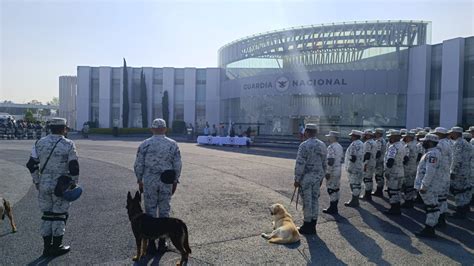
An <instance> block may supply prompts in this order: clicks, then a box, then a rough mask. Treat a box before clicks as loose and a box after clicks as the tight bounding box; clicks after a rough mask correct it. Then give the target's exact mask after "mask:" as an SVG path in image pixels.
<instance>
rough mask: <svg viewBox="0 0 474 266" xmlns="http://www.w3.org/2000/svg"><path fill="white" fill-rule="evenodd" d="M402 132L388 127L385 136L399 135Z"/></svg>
mask: <svg viewBox="0 0 474 266" xmlns="http://www.w3.org/2000/svg"><path fill="white" fill-rule="evenodd" d="M401 135H402V134H401V133H400V130H396V129H390V130H389V131H388V133H387V137H391V136H401Z"/></svg>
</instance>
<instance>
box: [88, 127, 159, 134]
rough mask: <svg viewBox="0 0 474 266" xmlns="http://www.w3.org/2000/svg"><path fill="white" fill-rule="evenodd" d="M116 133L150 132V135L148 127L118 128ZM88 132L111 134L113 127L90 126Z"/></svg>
mask: <svg viewBox="0 0 474 266" xmlns="http://www.w3.org/2000/svg"><path fill="white" fill-rule="evenodd" d="M118 133H119V135H132V134H150V135H151V131H150V129H149V128H119V129H118ZM89 134H104V135H112V134H113V129H112V128H91V129H90V130H89Z"/></svg>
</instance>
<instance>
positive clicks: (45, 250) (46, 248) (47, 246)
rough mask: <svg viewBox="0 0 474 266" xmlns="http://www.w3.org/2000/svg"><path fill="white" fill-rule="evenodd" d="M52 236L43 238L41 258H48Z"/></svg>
mask: <svg viewBox="0 0 474 266" xmlns="http://www.w3.org/2000/svg"><path fill="white" fill-rule="evenodd" d="M51 241H52V236H43V246H44V247H43V257H48V256H49V255H50V253H51V248H52V243H51Z"/></svg>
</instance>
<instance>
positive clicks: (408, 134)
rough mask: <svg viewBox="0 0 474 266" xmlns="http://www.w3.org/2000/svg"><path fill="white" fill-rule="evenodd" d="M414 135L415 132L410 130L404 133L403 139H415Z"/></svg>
mask: <svg viewBox="0 0 474 266" xmlns="http://www.w3.org/2000/svg"><path fill="white" fill-rule="evenodd" d="M415 135H416V132H415V131H413V130H410V131H408V132H406V133H405V134H403V137H415Z"/></svg>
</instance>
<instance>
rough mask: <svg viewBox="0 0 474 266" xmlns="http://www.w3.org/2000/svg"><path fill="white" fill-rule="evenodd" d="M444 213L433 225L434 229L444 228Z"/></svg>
mask: <svg viewBox="0 0 474 266" xmlns="http://www.w3.org/2000/svg"><path fill="white" fill-rule="evenodd" d="M446 225H447V224H446V213H442V214H440V215H439V218H438V223H437V224H436V225H435V227H436V228H444V227H446Z"/></svg>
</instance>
